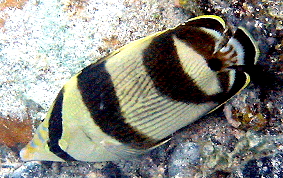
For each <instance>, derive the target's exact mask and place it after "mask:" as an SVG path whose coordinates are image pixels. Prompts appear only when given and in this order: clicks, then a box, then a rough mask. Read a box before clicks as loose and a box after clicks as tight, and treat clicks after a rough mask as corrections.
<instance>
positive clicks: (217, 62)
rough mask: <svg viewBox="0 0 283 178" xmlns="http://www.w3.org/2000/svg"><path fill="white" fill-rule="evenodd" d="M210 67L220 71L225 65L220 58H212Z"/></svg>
mask: <svg viewBox="0 0 283 178" xmlns="http://www.w3.org/2000/svg"><path fill="white" fill-rule="evenodd" d="M208 66H209V67H210V68H211V70H213V71H220V70H221V69H222V67H223V63H222V61H221V60H220V59H218V58H211V59H209V60H208Z"/></svg>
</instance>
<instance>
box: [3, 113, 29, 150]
mask: <svg viewBox="0 0 283 178" xmlns="http://www.w3.org/2000/svg"><path fill="white" fill-rule="evenodd" d="M0 135H1V136H0V144H4V145H6V146H8V147H10V148H12V147H17V146H18V145H19V144H26V143H28V142H29V140H31V137H32V122H31V120H29V119H26V120H23V121H20V120H19V119H16V118H1V117H0Z"/></svg>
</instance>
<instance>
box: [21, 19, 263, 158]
mask: <svg viewBox="0 0 283 178" xmlns="http://www.w3.org/2000/svg"><path fill="white" fill-rule="evenodd" d="M225 30H226V27H225V23H224V21H223V20H222V19H221V18H220V17H218V16H213V15H205V16H199V17H196V18H192V19H190V20H188V21H187V22H186V23H184V24H181V25H179V26H177V27H175V28H172V29H168V30H165V31H162V32H158V33H156V34H153V35H150V36H148V37H145V38H143V39H140V40H137V41H134V42H132V43H129V44H128V45H126V46H124V47H122V48H120V49H118V50H117V51H115V52H113V53H111V54H110V55H108V56H106V57H104V58H102V59H100V60H98V62H96V63H93V64H91V65H89V66H87V67H86V68H84V69H83V70H82V71H80V72H79V73H78V74H76V75H75V76H73V77H72V78H71V79H70V80H69V81H68V82H67V83H66V84H65V85H64V87H63V88H62V89H61V91H60V92H59V94H58V96H57V98H56V99H55V101H54V103H53V105H52V106H51V107H50V110H49V111H48V113H47V116H46V118H45V119H44V121H43V122H42V123H41V124H40V126H39V127H38V129H37V130H36V133H35V135H34V138H33V140H32V141H31V142H30V143H29V144H28V145H27V146H26V147H25V148H24V149H23V150H22V151H21V153H20V155H21V158H22V159H23V160H25V161H28V160H45V161H75V160H78V161H90V162H101V161H113V160H119V159H123V158H126V159H127V158H130V157H132V156H135V155H138V154H142V153H144V152H147V151H148V150H151V149H153V148H155V147H157V146H159V145H161V144H163V143H164V142H166V141H168V139H170V135H171V134H172V133H174V132H175V131H177V130H179V129H180V128H182V127H185V126H187V125H188V124H190V123H192V122H194V121H195V120H197V119H199V118H200V117H202V116H204V115H205V114H207V113H209V112H212V111H213V110H215V109H216V108H217V107H219V106H220V105H222V104H223V103H225V102H226V101H227V100H229V99H230V98H231V97H233V96H234V95H235V94H237V93H238V92H239V91H241V90H242V89H243V88H245V87H246V86H247V85H248V83H249V80H250V79H249V75H248V74H247V73H246V72H244V71H241V70H238V69H237V68H235V66H242V65H245V66H251V67H253V65H254V64H255V63H256V61H257V58H258V48H257V46H256V44H255V42H254V40H253V38H252V37H251V35H250V34H249V33H248V32H247V31H246V30H245V29H244V28H242V27H239V28H238V29H237V30H236V32H235V33H234V36H232V37H231V38H230V39H229V40H228V42H227V43H226V44H223V43H224V42H225V36H224V33H225Z"/></svg>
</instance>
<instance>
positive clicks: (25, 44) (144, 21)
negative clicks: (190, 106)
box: [0, 0, 283, 178]
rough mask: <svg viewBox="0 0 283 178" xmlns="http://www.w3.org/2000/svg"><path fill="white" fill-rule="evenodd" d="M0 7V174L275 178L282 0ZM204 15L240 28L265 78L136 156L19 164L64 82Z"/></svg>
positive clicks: (74, 1) (281, 173)
mask: <svg viewBox="0 0 283 178" xmlns="http://www.w3.org/2000/svg"><path fill="white" fill-rule="evenodd" d="M22 2H23V4H20V3H22ZM9 3H10V4H9ZM17 3H18V4H17ZM15 4H16V5H17V6H16V5H15ZM181 5H182V7H183V8H180V6H181ZM0 10H1V11H0V61H1V62H0V98H1V102H0V168H1V169H0V177H15V178H17V177H105V178H106V177H149V178H151V177H152V178H156V177H283V168H282V167H283V154H282V151H283V135H282V118H283V117H282V116H283V102H282V94H283V92H282V90H281V87H282V85H281V84H282V82H280V81H282V78H283V77H282V71H283V46H282V45H283V38H282V37H283V4H282V2H280V1H263V0H261V1H246V2H242V1H236V0H235V1H234V0H230V1H221V0H219V1H218V0H207V1H202V2H199V1H189V2H186V1H182V2H181V3H180V5H178V1H173V0H116V1H114V0H104V1H102V0H84V1H83V0H61V1H60V0H57V1H56V0H30V1H24V0H22V1H13V0H9V1H0ZM202 14H215V15H219V16H221V17H222V18H223V19H224V20H225V21H226V22H227V24H228V26H229V27H230V28H231V29H233V30H235V28H236V27H237V26H238V25H244V26H246V27H247V28H248V29H249V30H250V31H251V33H252V34H253V36H254V37H255V38H256V40H257V41H258V44H259V46H260V49H261V57H260V60H259V64H260V65H262V66H265V71H267V72H268V73H270V74H271V75H272V76H273V78H271V79H272V80H271V79H270V78H267V79H266V78H264V77H263V78H260V80H257V81H255V82H254V83H251V84H250V86H249V87H248V88H246V89H245V90H244V91H242V92H241V94H239V95H237V96H236V97H234V98H233V99H232V100H231V101H229V102H228V103H227V104H226V105H225V106H224V107H223V108H221V109H220V110H219V111H217V112H215V113H214V114H210V115H209V116H206V117H204V118H202V119H200V120H199V121H197V122H195V123H193V124H191V125H190V126H188V127H186V128H184V129H182V130H181V131H178V132H177V133H176V134H174V135H173V138H172V139H171V141H170V142H168V143H166V144H165V145H163V146H161V147H159V148H157V149H155V150H153V151H151V152H150V153H148V154H146V155H144V156H141V157H138V158H137V159H133V160H128V161H127V160H121V161H117V162H106V163H86V162H72V163H56V162H35V161H34V162H22V161H21V160H20V158H19V155H18V153H19V150H20V149H21V148H22V147H23V146H24V145H25V144H26V142H27V141H28V140H30V139H31V133H32V132H33V131H34V129H35V127H36V126H37V125H38V124H39V121H40V120H41V119H42V118H43V117H44V116H45V114H46V112H47V110H48V108H49V106H50V104H51V103H52V101H53V100H54V98H55V97H56V94H57V92H58V91H59V90H60V89H61V87H62V85H63V84H64V83H65V82H66V81H67V80H68V79H69V78H70V77H71V76H72V75H74V74H75V73H76V72H78V71H80V70H81V69H82V68H83V67H85V66H87V65H89V64H91V63H93V62H95V61H96V60H97V59H99V58H101V57H103V56H105V55H107V54H108V53H110V52H111V51H113V50H115V49H117V48H119V47H121V46H123V45H124V44H127V43H128V42H130V41H133V40H135V39H139V38H141V37H144V36H147V35H149V34H152V33H154V32H157V31H160V30H164V29H166V28H170V27H174V26H176V25H178V24H180V23H182V22H184V21H186V20H187V19H189V18H190V17H193V16H197V15H202ZM264 81H268V82H267V83H265V82H264Z"/></svg>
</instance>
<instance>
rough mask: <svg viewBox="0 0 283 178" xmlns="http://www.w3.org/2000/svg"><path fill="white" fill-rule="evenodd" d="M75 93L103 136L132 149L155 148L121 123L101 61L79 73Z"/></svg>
mask: <svg viewBox="0 0 283 178" xmlns="http://www.w3.org/2000/svg"><path fill="white" fill-rule="evenodd" d="M78 89H79V90H80V92H81V95H82V98H83V102H84V103H85V105H86V107H87V108H88V110H89V112H90V113H91V117H92V119H93V121H94V122H95V124H96V125H98V126H99V127H100V129H101V130H102V131H103V132H104V133H106V134H108V135H110V136H111V137H113V138H115V139H116V140H118V141H119V142H121V143H124V144H127V145H130V146H132V147H134V148H149V147H152V146H153V145H155V144H156V141H155V140H152V139H150V138H149V137H147V136H146V135H144V134H142V133H140V132H139V131H138V130H136V129H135V128H133V127H132V126H131V125H130V124H128V123H126V122H125V120H126V119H125V118H124V117H123V114H122V111H121V108H120V105H119V99H118V98H117V96H116V91H115V88H114V85H113V82H112V80H111V76H110V74H109V73H108V71H107V70H106V69H105V61H104V62H102V63H100V64H92V65H90V66H88V67H86V68H85V69H83V70H82V72H81V74H80V75H78Z"/></svg>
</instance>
